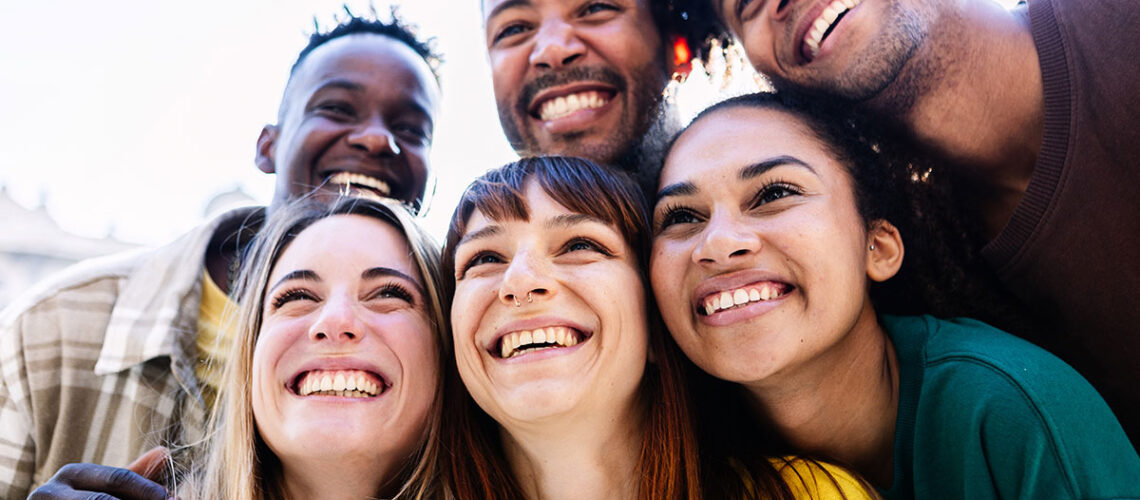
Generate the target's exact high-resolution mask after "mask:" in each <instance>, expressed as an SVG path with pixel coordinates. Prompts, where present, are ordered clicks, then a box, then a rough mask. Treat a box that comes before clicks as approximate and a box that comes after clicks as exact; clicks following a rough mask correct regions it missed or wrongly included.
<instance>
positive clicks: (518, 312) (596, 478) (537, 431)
mask: <svg viewBox="0 0 1140 500" xmlns="http://www.w3.org/2000/svg"><path fill="white" fill-rule="evenodd" d="M525 194H526V202H527V204H528V205H529V207H530V216H529V219H530V220H529V221H524V220H504V221H493V220H491V219H488V218H487V217H485V216H484V215H483V214H482V213H481V212H479V211H476V212H475V213H474V214H473V215H472V216H471V219H470V222H469V225H468V232H467V235H466V236H465V240H463V241H462V242H461V243H460V244H459V245H458V246H457V247H456V259H455V262H456V269H454V272H455V273H456V277H457V284H456V291H455V299H454V302H453V306H452V311H454V312H453V314H452V317H451V321H452V326H453V336H454V339H455V349H456V364H457V365H458V368H459V374H460V376H461V378H462V379H463V383H464V385H466V386H467V389H468V391H469V392H470V393H471V396H472V398H473V399H474V400H475V401H476V403H478V404H479V406H480V407H482V408H483V410H484V411H486V412H487V413H488V414H489V415H490V416H491V417H492V418H494V419H495V420H496V421H498V422H499V424H500V425H501V426H502V428H503V431H504V432H503V441H504V442H503V446H504V449H505V451H506V454H507V458H508V461H510V462H511V465H512V468H513V469H514V474H515V477H516V478H517V479H518V480H519V483H520V484H521V485H522V487H523V489H524V491H525V492H526V493H527V494H528V497H533V498H576V497H577V498H581V497H586V498H594V497H605V496H610V495H613V496H618V497H622V496H623V495H615V494H614V492H621V491H627V490H628V489H629V488H631V487H633V485H634V483H632V482H631V479H630V478H632V477H634V476H633V474H634V472H633V469H634V466H635V464H636V459H637V456H636V455H637V450H638V449H639V443H640V433H639V432H638V430H637V429H636V423H637V422H640V421H641V419H640V413H639V411H640V410H639V406H638V398H637V388H638V386H639V384H640V382H641V378H642V374H643V372H644V370H645V363H646V356H647V349H648V347H647V342H648V325H647V323H646V314H647V313H646V303H645V297H644V296H643V294H642V292H641V290H642V289H643V288H642V282H641V279H640V277H639V273H638V266H637V264H636V261H635V258H634V255H633V252H632V251H631V249H630V248H628V246H627V245H626V243H625V240H624V239H623V237H622V235H621V234H620V233H619V232H618V231H617V230H616V229H615V228H614V227H612V226H610V225H608V224H605V223H602V222H599V221H597V220H594V219H590V218H584V217H582V216H581V215H580V214H576V213H572V212H569V211H567V209H566V208H565V207H563V206H561V205H559V204H558V203H557V202H555V201H553V200H552V199H550V197H549V196H547V195H546V194H545V192H543V191H542V190H541V188H539V187H538V186H537V184H536V183H535V182H534V181H531V182H530V183H528V184H527V187H526V191H525ZM516 298H518V299H519V305H518V306H516V305H515V299H516ZM556 325H565V326H571V327H573V328H575V329H577V330H579V331H581V332H583V333H584V334H585V335H587V336H588V338H587V339H586V340H585V341H583V342H581V343H579V344H578V345H576V346H573V347H564V348H554V349H546V350H540V351H533V352H530V353H526V354H522V355H518V356H515V357H512V358H510V359H503V358H502V357H501V356H500V355H499V354H498V353H499V352H500V351H499V344H498V342H497V339H498V338H499V335H501V334H503V333H507V332H512V331H519V330H533V329H535V328H539V327H545V326H556ZM551 428H557V429H560V431H559V432H556V433H552V432H550V430H551ZM627 452H628V453H627ZM570 469H573V470H574V471H575V474H573V475H571V476H572V477H571V476H568V475H567V474H565V471H566V470H570ZM623 471H625V472H628V474H626V473H623ZM583 485H588V486H583ZM607 491H608V492H609V493H610V495H607V494H606V492H607ZM630 494H633V492H632V491H630Z"/></svg>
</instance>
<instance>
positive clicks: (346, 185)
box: [327, 172, 392, 197]
mask: <svg viewBox="0 0 1140 500" xmlns="http://www.w3.org/2000/svg"><path fill="white" fill-rule="evenodd" d="M327 182H328V183H329V184H332V185H336V186H342V190H343V191H344V193H345V194H354V195H359V194H362V193H363V194H365V197H369V196H367V194H372V193H373V192H374V193H375V194H378V195H379V196H382V197H388V196H390V195H391V194H392V188H391V187H390V186H388V183H387V182H384V181H382V180H380V179H377V178H375V177H369V176H367V175H364V174H358V173H355V172H337V173H335V174H333V175H331V176H329V178H328V181H327ZM353 187H357V188H365V190H361V189H355V190H354V189H353Z"/></svg>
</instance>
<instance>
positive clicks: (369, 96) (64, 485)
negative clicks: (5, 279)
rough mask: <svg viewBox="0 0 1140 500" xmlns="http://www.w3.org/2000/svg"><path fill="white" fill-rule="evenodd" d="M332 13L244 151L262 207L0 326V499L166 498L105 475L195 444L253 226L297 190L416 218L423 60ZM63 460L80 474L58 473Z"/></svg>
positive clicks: (84, 274)
mask: <svg viewBox="0 0 1140 500" xmlns="http://www.w3.org/2000/svg"><path fill="white" fill-rule="evenodd" d="M348 14H349V19H347V20H345V21H344V22H342V23H341V24H339V25H338V26H337V27H335V28H334V29H332V30H330V31H328V32H324V33H317V34H314V35H313V36H312V37H311V38H310V40H309V44H308V46H307V47H305V49H304V50H302V51H301V53H300V55H299V56H298V58H297V62H296V63H295V64H294V66H293V68H292V70H291V71H290V76H289V81H288V83H287V86H286V90H285V95H284V97H283V99H282V101H281V107H280V112H279V115H278V122H277V124H275V125H268V126H266V127H265V128H264V130H262V132H261V135H260V137H259V138H258V140H257V153H256V164H257V166H258V168H259V169H260V170H262V171H264V172H266V173H273V174H276V176H277V181H276V189H275V193H274V197H273V201H272V203H271V204H270V205H269V206H268V207H265V208H263V209H262V208H257V209H253V208H251V209H240V210H237V211H234V212H231V213H228V214H225V215H223V216H221V217H220V218H218V219H216V220H214V221H212V222H210V223H208V224H206V225H204V226H202V227H200V228H198V229H196V230H195V231H193V232H191V233H189V234H188V235H186V236H184V237H183V238H181V239H179V240H177V241H175V242H174V243H171V244H169V245H167V246H165V247H162V248H159V249H156V250H149V251H145V252H136V253H131V254H127V255H120V256H112V257H110V258H105V259H100V260H95V261H91V262H86V263H82V264H80V265H78V266H77V267H75V268H72V269H70V270H69V271H65V272H64V273H63V274H62V275H60V276H57V277H55V278H53V279H52V280H50V281H49V282H48V283H45V285H44V286H42V287H41V288H40V289H39V290H37V291H33V292H32V293H30V294H29V295H27V296H26V297H24V298H23V299H21V300H20V301H17V302H16V303H14V304H13V305H12V306H11V307H10V308H8V309H6V310H5V311H4V312H3V314H2V315H0V364H2V365H3V367H4V369H3V372H2V374H0V498H24V497H25V496H26V495H28V492H29V490H31V488H33V487H35V486H37V485H40V484H42V483H44V482H45V481H48V479H49V478H51V479H52V480H51V481H50V482H49V483H48V484H47V485H45V486H44V487H43V488H41V489H39V490H37V491H36V492H35V493H34V494H33V498H67V497H69V495H82V494H84V493H83V491H90V492H105V493H109V494H112V495H114V496H115V497H116V498H167V492H166V491H165V490H164V489H163V488H162V487H161V486H159V485H158V484H156V483H154V482H151V481H149V480H147V479H145V478H144V477H143V476H142V475H139V474H146V475H147V476H148V477H152V478H153V476H152V475H151V474H149V473H147V471H146V470H147V469H148V468H149V467H148V465H152V464H155V463H159V464H161V463H162V460H161V457H160V456H157V455H155V454H147V455H146V459H145V460H142V461H141V463H137V464H135V465H136V466H135V467H133V468H132V469H133V470H134V472H131V471H128V470H125V469H119V468H117V467H122V466H124V465H126V464H127V463H128V462H131V460H132V459H134V458H135V457H138V456H140V455H142V454H143V452H144V451H146V450H147V449H149V448H151V447H154V446H157V445H165V446H171V447H177V446H181V445H184V444H187V443H194V442H197V441H199V440H200V439H201V438H202V436H203V434H204V433H205V432H206V429H205V422H206V415H207V413H208V412H209V409H210V407H211V406H212V405H213V402H214V400H215V398H216V397H217V393H218V390H219V388H218V382H219V381H220V378H221V372H222V369H223V366H224V364H225V356H226V352H227V348H228V345H229V342H230V341H229V339H230V336H229V334H228V332H227V331H226V330H225V329H224V328H221V327H220V325H221V324H222V323H221V317H222V311H223V310H226V309H227V307H234V305H233V304H232V303H229V299H228V298H227V293H229V292H230V291H231V290H232V289H233V286H234V278H235V277H236V274H237V271H238V269H239V268H240V264H241V257H242V252H243V249H244V248H245V246H246V244H247V243H248V241H249V240H250V238H251V237H252V236H254V234H255V233H256V231H257V230H258V228H259V227H260V224H261V221H262V220H263V219H264V217H265V216H266V215H267V214H269V213H272V212H273V211H274V210H276V209H277V208H278V207H281V206H282V205H283V204H285V203H287V202H288V201H289V200H292V199H294V198H296V197H298V196H301V195H306V194H312V195H314V196H339V195H341V194H345V193H348V194H354V195H359V196H368V197H389V198H395V199H399V200H403V201H405V202H407V203H409V204H411V205H412V206H413V207H415V206H418V204H419V202H420V200H421V199H422V197H423V195H424V191H425V188H426V185H427V178H428V173H429V165H428V152H429V150H430V148H431V143H432V131H433V127H434V119H435V116H436V114H437V109H438V105H439V99H440V89H439V82H438V79H437V76H436V74H435V69H434V64H435V62H436V61H437V60H438V58H437V56H436V55H435V54H434V53H433V52H432V50H431V48H430V47H429V46H428V45H426V44H425V43H424V42H422V41H421V40H419V39H417V38H416V37H415V36H414V35H413V34H412V32H410V31H409V30H408V29H407V28H406V27H405V26H404V25H403V24H401V23H400V22H399V20H398V19H395V18H394V19H393V20H392V22H384V21H377V20H370V19H365V18H360V17H356V16H354V15H352V14H351V12H349V13H348ZM227 303H229V305H228V306H227ZM72 462H90V463H86V464H73V465H70V466H68V467H66V468H63V469H61V467H62V466H64V465H65V464H68V463H72ZM93 464H101V465H93ZM159 468H160V469H161V467H159ZM57 470H59V473H58V474H57V475H56V476H55V477H54V478H53V477H52V475H53V474H56V471H57ZM135 472H138V473H139V474H136V473H135Z"/></svg>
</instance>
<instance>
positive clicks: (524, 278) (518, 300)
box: [499, 253, 555, 307]
mask: <svg viewBox="0 0 1140 500" xmlns="http://www.w3.org/2000/svg"><path fill="white" fill-rule="evenodd" d="M554 290H555V288H554V280H553V278H552V277H551V276H550V269H549V267H547V266H546V265H544V262H543V260H542V259H541V258H538V257H536V256H533V255H530V254H529V253H519V254H515V257H514V258H513V259H512V260H511V263H510V265H508V266H507V270H506V272H505V273H503V284H502V286H500V287H499V301H500V302H502V304H503V305H506V306H510V307H522V306H524V305H526V304H533V303H535V301H541V300H546V299H549V298H551V297H553V296H554Z"/></svg>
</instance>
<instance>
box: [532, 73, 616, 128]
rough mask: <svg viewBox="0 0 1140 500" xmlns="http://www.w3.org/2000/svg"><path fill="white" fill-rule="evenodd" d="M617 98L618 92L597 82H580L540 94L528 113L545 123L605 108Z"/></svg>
mask: <svg viewBox="0 0 1140 500" xmlns="http://www.w3.org/2000/svg"><path fill="white" fill-rule="evenodd" d="M616 97H617V90H616V89H615V88H613V87H611V86H609V85H605V84H602V83H596V82H580V83H575V84H571V85H564V86H560V87H556V88H553V89H548V90H545V91H542V92H540V93H539V94H538V95H536V96H535V97H534V99H532V100H531V102H530V105H529V106H528V107H527V113H528V114H529V115H530V116H531V118H534V119H537V120H541V121H544V122H547V121H553V120H558V119H561V118H566V117H569V116H572V115H574V114H575V113H578V112H581V111H588V110H596V109H601V108H605V107H606V106H607V105H609V103H611V102H613V100H614V99H615V98H616Z"/></svg>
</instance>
